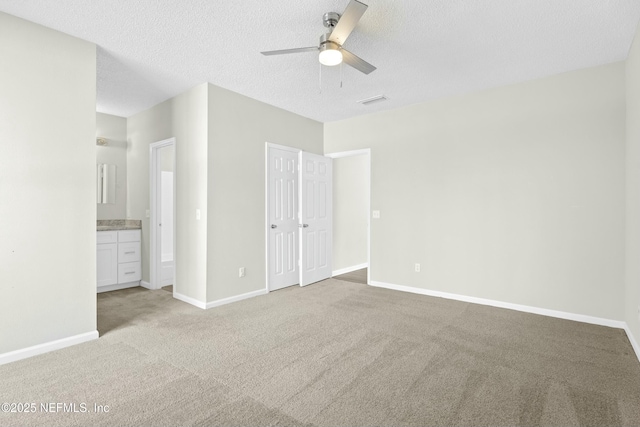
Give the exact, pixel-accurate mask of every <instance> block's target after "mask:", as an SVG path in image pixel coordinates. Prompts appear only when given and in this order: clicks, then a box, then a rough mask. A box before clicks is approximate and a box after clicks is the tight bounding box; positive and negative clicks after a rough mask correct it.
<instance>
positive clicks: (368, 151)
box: [325, 148, 371, 285]
mask: <svg viewBox="0 0 640 427" xmlns="http://www.w3.org/2000/svg"><path fill="white" fill-rule="evenodd" d="M361 155H366V156H367V159H368V160H369V171H368V176H367V185H369V198H368V199H367V213H368V214H367V285H368V284H369V283H371V148H363V149H360V150H351V151H340V152H337V153H329V154H325V156H326V157H331V158H332V159H339V158H341V157H351V156H361Z"/></svg>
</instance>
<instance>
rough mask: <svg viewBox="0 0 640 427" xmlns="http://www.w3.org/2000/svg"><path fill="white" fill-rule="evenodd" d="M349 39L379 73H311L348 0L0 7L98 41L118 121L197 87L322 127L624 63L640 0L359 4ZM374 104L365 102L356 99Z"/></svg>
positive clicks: (102, 76)
mask: <svg viewBox="0 0 640 427" xmlns="http://www.w3.org/2000/svg"><path fill="white" fill-rule="evenodd" d="M363 1H364V2H365V3H367V4H368V5H369V9H368V10H367V12H366V13H365V14H364V16H363V18H362V20H361V21H360V23H359V24H358V26H357V27H356V29H355V31H354V32H353V33H352V35H351V37H350V38H349V40H347V42H346V43H345V48H347V49H349V50H350V51H352V52H353V53H355V54H356V55H358V56H360V57H361V58H363V59H365V60H366V61H369V62H370V63H372V64H373V65H375V66H377V67H378V69H377V70H376V71H374V72H373V73H372V74H370V75H368V76H367V75H364V74H362V73H360V72H358V71H355V70H353V69H351V68H350V67H347V66H344V67H343V70H342V80H343V87H342V88H340V67H339V66H338V67H331V68H329V67H322V88H320V84H319V71H320V66H319V63H318V60H317V54H315V53H313V52H312V53H303V54H295V55H284V56H272V57H266V56H263V55H261V54H260V51H265V50H274V49H286V48H294V47H305V46H313V45H317V43H318V38H319V36H320V35H321V34H322V33H323V32H324V30H325V28H324V27H323V26H322V15H323V13H325V12H329V11H336V12H339V13H342V11H343V10H344V8H345V7H346V5H347V3H348V0H319V1H318V0H316V1H301V0H287V1H283V0H277V1H276V0H246V1H238V0H180V1H178V0H173V1H169V0H102V1H88V0H56V1H51V0H0V10H1V11H3V12H6V13H9V14H12V15H15V16H19V17H21V18H25V19H27V20H30V21H33V22H37V23H39V24H42V25H45V26H47V27H51V28H54V29H56V30H59V31H62V32H65V33H68V34H71V35H73V36H76V37H79V38H82V39H85V40H89V41H91V42H94V43H96V44H97V45H98V88H97V90H98V101H97V104H98V105H97V110H98V111H101V112H104V113H109V114H114V115H118V116H124V117H128V116H130V115H132V114H135V113H137V112H139V111H142V110H144V109H147V108H149V107H151V106H153V105H155V104H157V103H159V102H161V101H164V100H165V99H168V98H170V97H172V96H174V95H177V94H179V93H181V92H184V91H185V90H187V89H189V88H191V87H193V86H195V85H197V84H200V83H203V82H206V81H208V82H211V83H213V84H215V85H218V86H222V87H224V88H227V89H230V90H233V91H235V92H239V93H241V94H244V95H247V96H249V97H251V98H255V99H258V100H260V101H264V102H267V103H269V104H272V105H275V106H278V107H281V108H284V109H285V110H289V111H293V112H295V113H298V114H301V115H303V116H306V117H310V118H312V119H316V120H319V121H322V122H326V121H333V120H339V119H344V118H348V117H353V116H357V115H361V114H367V113H370V112H374V111H380V110H386V109H391V108H397V107H400V106H404V105H409V104H414V103H417V102H422V101H426V100H430V99H435V98H441V97H445V96H451V95H456V94H461V93H466V92H471V91H476V90H479V89H484V88H488V87H495V86H501V85H505V84H510V83H516V82H521V81H526V80H531V79H535V78H539V77H544V76H548V75H552V74H557V73H561V72H565V71H570V70H575V69H579V68H586V67H591V66H596V65H601V64H606V63H610V62H615V61H621V60H624V59H626V57H627V53H628V51H629V47H630V44H631V41H632V39H633V35H634V32H635V29H636V26H637V24H638V20H639V18H640V1H638V0H363ZM378 94H384V95H386V96H387V97H388V98H389V100H388V101H386V102H380V103H376V104H372V105H368V106H363V105H360V104H357V103H356V101H357V100H359V99H363V98H368V97H371V96H374V95H378Z"/></svg>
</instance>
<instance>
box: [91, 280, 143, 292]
mask: <svg viewBox="0 0 640 427" xmlns="http://www.w3.org/2000/svg"><path fill="white" fill-rule="evenodd" d="M140 284H141V282H129V283H116V284H115V285H107V286H100V287H99V288H98V293H101V292H110V291H119V290H120V289H128V288H135V287H137V286H140Z"/></svg>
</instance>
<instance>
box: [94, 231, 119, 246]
mask: <svg viewBox="0 0 640 427" xmlns="http://www.w3.org/2000/svg"><path fill="white" fill-rule="evenodd" d="M96 243H97V244H99V245H102V244H105V243H118V232H117V231H98V232H97V234H96Z"/></svg>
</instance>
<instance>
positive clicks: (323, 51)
mask: <svg viewBox="0 0 640 427" xmlns="http://www.w3.org/2000/svg"><path fill="white" fill-rule="evenodd" d="M327 37H328V34H325V35H323V36H322V37H320V48H319V50H320V54H319V55H318V60H319V61H320V63H321V64H322V65H327V66H329V67H333V66H334V65H338V64H340V63H341V62H342V52H340V45H338V43H335V42H332V41H331V40H327Z"/></svg>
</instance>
